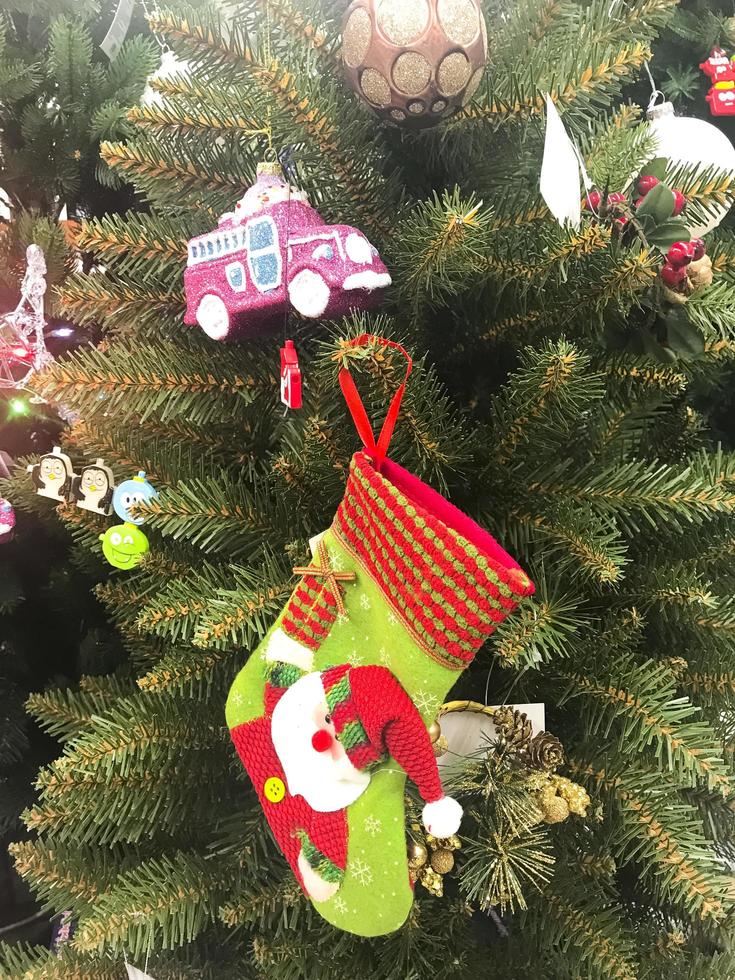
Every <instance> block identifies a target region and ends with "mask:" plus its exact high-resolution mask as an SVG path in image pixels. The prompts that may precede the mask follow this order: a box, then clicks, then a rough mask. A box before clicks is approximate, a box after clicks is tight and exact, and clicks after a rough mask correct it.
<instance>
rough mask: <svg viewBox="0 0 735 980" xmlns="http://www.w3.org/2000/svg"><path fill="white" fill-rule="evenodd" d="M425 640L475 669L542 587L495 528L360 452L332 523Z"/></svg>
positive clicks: (454, 662)
mask: <svg viewBox="0 0 735 980" xmlns="http://www.w3.org/2000/svg"><path fill="white" fill-rule="evenodd" d="M332 531H333V532H334V533H335V534H336V535H337V537H338V538H339V540H340V541H341V543H342V544H343V545H344V546H345V547H346V548H347V549H348V550H349V551H350V552H351V553H352V554H353V556H354V557H355V558H356V559H357V561H358V562H359V563H360V565H362V567H363V568H364V569H365V570H366V571H367V573H368V574H369V575H370V577H371V578H372V579H373V580H374V581H375V582H376V583H377V585H378V586H379V588H380V589H381V591H382V593H383V595H384V596H385V598H386V599H387V601H388V602H389V603H390V605H391V607H392V608H393V610H394V611H395V613H396V615H397V616H399V617H400V619H401V620H402V622H403V623H404V624H405V626H406V627H407V628H408V630H409V631H410V632H411V634H412V635H413V637H414V639H415V640H416V642H417V643H418V644H419V645H420V646H421V647H422V648H423V649H424V650H425V651H426V652H427V653H429V654H430V655H431V656H432V657H434V658H435V659H436V660H438V661H439V662H441V663H443V664H445V665H446V666H450V667H455V668H461V667H464V666H466V665H467V664H468V663H469V662H470V661H471V660H472V658H473V657H474V655H475V653H476V652H477V650H478V649H479V647H480V646H481V645H482V643H483V641H484V640H485V637H487V636H488V635H489V634H490V633H492V631H493V630H494V629H495V628H496V626H497V625H498V624H500V623H502V622H503V620H504V619H505V618H506V617H507V616H508V615H509V613H511V612H512V611H513V609H514V608H515V607H516V605H517V604H518V602H519V600H520V599H522V598H523V597H524V596H527V595H530V594H531V593H532V592H533V591H534V589H533V584H532V582H531V580H530V579H529V578H528V576H527V575H526V574H525V572H523V571H522V570H521V568H520V567H519V566H518V563H517V562H516V561H514V560H513V558H511V557H510V555H509V554H508V553H507V552H506V551H504V550H503V548H501V547H500V545H499V544H498V543H497V541H496V540H495V539H494V538H493V537H492V535H490V534H489V533H488V532H487V531H485V530H483V529H482V528H481V527H480V526H479V525H478V524H476V523H475V522H474V521H473V520H472V519H471V518H469V517H467V515H466V514H463V513H462V511H460V510H459V509H458V508H457V507H455V506H454V505H453V504H451V503H449V501H448V500H446V499H445V498H444V497H442V496H441V494H439V493H437V492H436V491H435V490H432V489H431V488H430V487H429V486H427V485H426V484H425V483H423V482H422V481H421V480H419V479H418V477H415V476H412V475H411V474H410V473H409V472H408V471H407V470H404V469H403V467H401V466H398V464H396V463H394V462H392V460H389V459H386V460H384V461H383V463H382V465H381V468H380V472H378V470H377V469H376V468H375V466H374V464H373V462H372V460H371V459H370V457H369V456H368V455H367V454H366V453H364V452H359V453H356V454H355V456H354V457H353V459H352V464H351V466H350V474H349V478H348V481H347V487H346V489H345V495H344V498H343V500H342V503H341V504H340V506H339V509H338V510H337V514H336V516H335V519H334V523H333V525H332Z"/></svg>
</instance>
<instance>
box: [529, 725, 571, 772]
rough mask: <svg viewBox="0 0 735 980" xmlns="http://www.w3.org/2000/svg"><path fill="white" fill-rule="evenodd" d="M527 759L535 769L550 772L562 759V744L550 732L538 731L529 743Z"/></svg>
mask: <svg viewBox="0 0 735 980" xmlns="http://www.w3.org/2000/svg"><path fill="white" fill-rule="evenodd" d="M528 761H529V762H530V764H531V765H532V766H534V767H535V768H536V769H546V770H547V771H549V772H550V771H551V770H553V769H556V767H557V766H560V765H561V764H562V762H563V761H564V746H563V745H562V744H561V742H560V741H559V739H558V738H557V737H556V735H552V734H551V732H539V733H538V735H537V736H536V737H535V738H534V739H532V740H531V742H530V743H529V746H528Z"/></svg>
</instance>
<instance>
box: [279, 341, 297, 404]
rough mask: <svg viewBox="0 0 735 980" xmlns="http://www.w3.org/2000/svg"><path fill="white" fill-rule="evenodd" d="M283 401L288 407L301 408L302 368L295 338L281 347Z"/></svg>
mask: <svg viewBox="0 0 735 980" xmlns="http://www.w3.org/2000/svg"><path fill="white" fill-rule="evenodd" d="M281 401H282V402H283V404H284V405H286V406H287V407H288V408H301V368H300V367H299V355H298V354H297V353H296V347H295V346H294V342H293V340H287V341H286V346H285V347H282V348H281Z"/></svg>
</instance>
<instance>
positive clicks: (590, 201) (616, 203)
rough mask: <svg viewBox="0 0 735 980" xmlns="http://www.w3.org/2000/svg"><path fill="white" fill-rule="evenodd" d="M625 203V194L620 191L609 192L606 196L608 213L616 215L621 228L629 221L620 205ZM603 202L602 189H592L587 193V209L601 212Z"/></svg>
mask: <svg viewBox="0 0 735 980" xmlns="http://www.w3.org/2000/svg"><path fill="white" fill-rule="evenodd" d="M625 203H626V197H625V194H621V193H620V192H619V191H614V192H613V193H612V194H608V195H607V197H606V198H605V207H606V214H610V215H613V216H614V217H615V221H616V222H617V223H618V224H619V225H620V227H621V228H622V227H624V226H625V225H626V224H627V223H628V219H627V218H626V216H625V215H624V214H621V213H620V206H621V205H622V204H625ZM601 204H602V194H601V193H600V191H590V192H589V194H588V195H587V202H586V205H587V210H588V211H595V212H596V213H599V210H600V205H601Z"/></svg>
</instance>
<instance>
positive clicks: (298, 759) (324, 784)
mask: <svg viewBox="0 0 735 980" xmlns="http://www.w3.org/2000/svg"><path fill="white" fill-rule="evenodd" d="M271 737H272V739H273V746H274V748H275V750H276V754H277V755H278V760H279V762H280V763H281V765H282V767H283V772H284V774H285V776H286V782H287V783H288V791H289V793H290V794H291V795H292V796H303V797H304V799H305V800H306V802H307V803H308V804H309V806H310V807H311V808H312V810H316V811H317V812H319V813H329V812H332V811H334V810H342V809H344V807H346V806H349V805H350V803H354V801H355V800H356V799H357V798H358V797H359V796H360V795H361V794H362V793H364V792H365V790H366V789H367V786H368V784H369V783H370V775H369V773H367V772H361V771H360V770H359V769H356V768H355V766H353V764H352V762H351V761H350V759H349V757H348V755H347V753H346V752H345V749H344V747H343V746H342V744H341V743H340V741H339V739H338V738H337V734H336V731H335V727H334V724H333V723H332V721H331V718H330V716H329V708H328V707H327V699H326V695H325V693H324V686H323V684H322V679H321V675H320V674H318V673H311V674H306V675H305V676H304V677H301V678H299V680H297V681H296V682H295V683H294V684H292V685H291V687H289V688H288V690H287V691H286V692H285V693H284V694H283V696H282V697H281V699H280V700H279V702H278V704H277V705H276V707H275V708H274V710H273V717H272V721H271Z"/></svg>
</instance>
